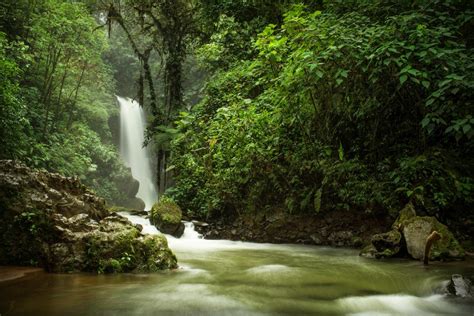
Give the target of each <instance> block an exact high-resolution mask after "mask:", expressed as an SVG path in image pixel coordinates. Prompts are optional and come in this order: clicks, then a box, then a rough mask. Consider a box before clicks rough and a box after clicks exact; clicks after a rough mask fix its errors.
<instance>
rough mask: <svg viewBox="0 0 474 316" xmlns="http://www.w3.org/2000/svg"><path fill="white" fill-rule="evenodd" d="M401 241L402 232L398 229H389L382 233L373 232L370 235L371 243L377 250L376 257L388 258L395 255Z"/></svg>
mask: <svg viewBox="0 0 474 316" xmlns="http://www.w3.org/2000/svg"><path fill="white" fill-rule="evenodd" d="M401 241H402V234H400V232H399V231H398V230H391V231H389V232H386V233H382V234H375V235H373V236H372V240H371V242H372V245H373V246H374V247H375V249H376V250H377V252H376V253H375V257H376V258H390V257H395V256H396V255H398V253H399V252H400V248H401Z"/></svg>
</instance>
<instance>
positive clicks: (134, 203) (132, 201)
mask: <svg viewBox="0 0 474 316" xmlns="http://www.w3.org/2000/svg"><path fill="white" fill-rule="evenodd" d="M116 204H119V205H118V206H122V207H125V208H128V209H132V210H136V211H143V210H145V202H143V200H142V199H140V198H137V197H133V198H128V199H126V200H123V201H121V202H120V203H116Z"/></svg>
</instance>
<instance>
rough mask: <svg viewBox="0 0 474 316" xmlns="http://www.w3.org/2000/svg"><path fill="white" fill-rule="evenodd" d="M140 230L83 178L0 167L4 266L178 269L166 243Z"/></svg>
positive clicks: (65, 269)
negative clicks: (108, 203)
mask: <svg viewBox="0 0 474 316" xmlns="http://www.w3.org/2000/svg"><path fill="white" fill-rule="evenodd" d="M140 230H141V229H140V227H137V226H135V225H133V224H132V223H131V222H129V221H128V220H127V219H125V218H123V217H121V216H119V215H117V214H116V213H110V212H109V211H108V210H107V208H106V206H105V202H104V200H103V199H101V198H99V197H97V196H96V195H95V194H94V193H93V192H92V191H90V190H89V189H87V188H86V187H85V186H84V185H82V184H81V182H80V181H79V180H78V179H77V178H70V177H63V176H61V175H59V174H52V173H48V172H44V171H37V170H32V169H30V168H28V167H26V166H25V165H23V164H20V163H17V162H14V161H10V160H2V161H0V265H2V264H3V265H11V264H15V265H37V266H42V267H44V268H46V269H47V270H48V271H51V272H71V271H98V272H126V271H134V270H139V271H156V270H161V269H169V268H175V267H176V266H177V262H176V257H175V256H174V254H173V253H172V252H171V250H170V249H169V248H168V245H167V241H166V238H165V237H164V236H144V235H142V234H141V233H140Z"/></svg>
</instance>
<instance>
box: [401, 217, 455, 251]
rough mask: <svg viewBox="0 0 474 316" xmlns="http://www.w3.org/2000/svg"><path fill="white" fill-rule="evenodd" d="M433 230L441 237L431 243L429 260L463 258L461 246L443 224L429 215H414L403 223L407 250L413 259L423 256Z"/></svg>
mask: <svg viewBox="0 0 474 316" xmlns="http://www.w3.org/2000/svg"><path fill="white" fill-rule="evenodd" d="M433 231H437V232H438V233H439V234H441V239H440V240H438V241H436V242H435V243H434V244H433V247H432V248H431V252H430V258H429V259H430V260H442V259H462V258H464V250H463V248H462V247H461V245H459V243H458V241H457V240H456V238H454V236H453V234H452V233H451V232H450V231H449V229H448V228H447V227H446V226H445V225H443V224H441V223H440V222H439V221H438V220H437V219H436V218H434V217H431V216H423V217H421V216H415V217H412V218H410V219H408V220H406V221H405V222H404V223H403V235H404V237H405V240H406V245H407V251H408V254H409V255H410V256H411V257H412V258H413V259H422V258H423V256H424V252H425V245H426V240H427V238H428V236H429V235H430V234H431V232H433Z"/></svg>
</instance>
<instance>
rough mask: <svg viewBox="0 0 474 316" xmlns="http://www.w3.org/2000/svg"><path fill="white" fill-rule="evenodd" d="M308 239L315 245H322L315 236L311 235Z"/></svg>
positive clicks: (319, 239)
mask: <svg viewBox="0 0 474 316" xmlns="http://www.w3.org/2000/svg"><path fill="white" fill-rule="evenodd" d="M309 237H310V238H311V240H312V241H313V242H314V244H315V245H321V244H322V241H321V238H320V237H319V236H318V235H317V234H311V235H310V236H309Z"/></svg>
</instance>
